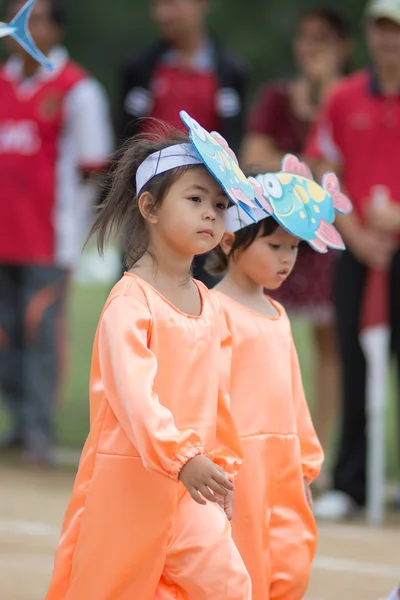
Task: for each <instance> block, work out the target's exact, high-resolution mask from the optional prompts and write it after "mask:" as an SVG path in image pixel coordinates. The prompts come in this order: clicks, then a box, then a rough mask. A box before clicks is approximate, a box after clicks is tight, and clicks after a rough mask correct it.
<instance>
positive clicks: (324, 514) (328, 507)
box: [313, 490, 360, 521]
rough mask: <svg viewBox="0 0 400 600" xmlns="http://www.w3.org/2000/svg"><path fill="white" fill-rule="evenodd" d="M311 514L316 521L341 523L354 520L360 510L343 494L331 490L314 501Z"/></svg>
mask: <svg viewBox="0 0 400 600" xmlns="http://www.w3.org/2000/svg"><path fill="white" fill-rule="evenodd" d="M313 513H314V516H315V517H316V518H317V519H326V520H329V521H341V520H343V519H354V518H356V517H357V516H358V515H359V513H360V508H359V507H358V506H357V504H356V503H355V502H354V500H353V499H352V498H350V496H348V495H347V494H345V493H344V492H338V491H337V490H331V491H330V492H326V493H325V494H323V495H322V496H321V497H320V498H318V499H317V500H315V502H314V507H313Z"/></svg>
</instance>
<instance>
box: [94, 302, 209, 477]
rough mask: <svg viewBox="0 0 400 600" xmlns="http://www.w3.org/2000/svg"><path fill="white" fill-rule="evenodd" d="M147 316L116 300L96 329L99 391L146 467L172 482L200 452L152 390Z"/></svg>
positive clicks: (194, 436)
mask: <svg viewBox="0 0 400 600" xmlns="http://www.w3.org/2000/svg"><path fill="white" fill-rule="evenodd" d="M150 337H151V315H150V313H149V310H148V308H147V307H146V306H145V304H144V303H142V302H140V300H138V299H137V298H134V297H117V298H114V299H113V300H112V302H111V303H110V304H109V306H108V307H107V309H106V310H105V312H104V314H103V318H102V322H101V326H100V331H99V363H100V371H101V374H102V379H103V383H104V392H105V394H106V396H107V399H108V402H109V404H110V406H111V408H112V410H113V411H114V413H115V415H116V417H117V419H118V421H119V423H120V424H121V426H122V428H123V430H124V432H125V434H126V436H127V437H128V439H129V440H130V441H131V443H132V444H133V445H134V446H135V448H136V449H137V450H138V451H139V454H140V457H141V459H142V461H143V464H144V466H145V467H146V469H148V470H150V471H155V472H158V473H161V474H162V475H167V476H168V477H171V478H173V479H176V478H177V477H178V475H179V471H180V470H181V468H182V467H183V465H184V464H185V463H186V462H187V461H188V460H189V459H190V458H192V457H193V456H195V455H196V454H200V453H202V452H203V444H202V441H201V439H200V436H199V435H198V433H196V432H195V431H194V430H192V429H184V430H179V429H178V428H177V427H176V426H175V423H174V418H173V416H172V413H171V411H170V410H169V409H168V408H166V407H165V406H163V405H162V404H160V402H159V399H158V396H157V394H156V393H155V392H154V390H153V383H154V378H155V375H156V372H157V359H156V357H155V356H154V354H153V353H152V351H151V350H150V349H149V347H148V339H150Z"/></svg>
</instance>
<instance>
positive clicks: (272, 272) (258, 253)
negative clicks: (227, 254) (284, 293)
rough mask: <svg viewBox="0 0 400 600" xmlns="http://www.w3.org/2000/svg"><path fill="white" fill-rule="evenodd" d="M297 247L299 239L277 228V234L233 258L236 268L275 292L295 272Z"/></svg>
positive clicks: (258, 241)
mask: <svg viewBox="0 0 400 600" xmlns="http://www.w3.org/2000/svg"><path fill="white" fill-rule="evenodd" d="M298 246H299V239H298V238H295V237H294V236H293V235H290V233H287V231H285V230H284V229H283V228H282V227H278V228H277V229H276V230H275V231H274V233H272V234H271V235H268V236H264V237H261V236H260V237H258V238H257V239H256V240H255V241H254V242H253V243H252V244H251V246H249V248H247V249H246V250H244V251H243V252H240V253H238V254H237V256H235V257H233V258H232V260H233V261H234V265H235V267H234V268H235V269H239V270H240V271H241V272H242V273H243V274H244V275H245V276H247V277H248V279H250V280H251V281H253V282H254V283H257V284H258V285H260V286H262V287H263V288H266V289H269V290H276V289H278V288H279V287H280V286H281V285H282V283H283V282H284V281H285V280H286V279H287V278H288V276H289V275H290V273H291V272H292V269H293V267H294V265H295V263H296V258H297V252H298Z"/></svg>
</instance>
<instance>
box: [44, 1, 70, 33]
mask: <svg viewBox="0 0 400 600" xmlns="http://www.w3.org/2000/svg"><path fill="white" fill-rule="evenodd" d="M48 1H49V2H50V12H51V18H52V19H53V21H54V23H55V24H56V25H58V26H59V27H65V26H66V24H67V2H66V0H48Z"/></svg>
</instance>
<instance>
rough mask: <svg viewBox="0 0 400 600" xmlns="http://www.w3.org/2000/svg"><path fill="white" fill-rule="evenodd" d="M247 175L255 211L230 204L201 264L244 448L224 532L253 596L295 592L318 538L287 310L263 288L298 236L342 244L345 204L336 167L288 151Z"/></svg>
mask: <svg viewBox="0 0 400 600" xmlns="http://www.w3.org/2000/svg"><path fill="white" fill-rule="evenodd" d="M250 181H251V183H252V185H253V186H254V189H255V195H256V201H257V203H258V204H259V207H260V208H258V209H257V210H256V216H257V218H258V219H259V220H258V222H257V223H253V222H252V221H251V220H250V219H249V217H248V215H246V213H245V212H244V211H242V210H241V209H240V207H236V206H233V207H232V208H229V209H228V215H227V223H226V233H225V235H224V237H223V239H222V241H221V243H220V245H219V246H218V247H217V249H216V250H214V251H213V253H212V254H211V256H210V259H209V265H208V268H209V270H210V271H211V273H213V274H214V273H215V274H221V273H225V278H224V279H223V280H222V281H221V283H220V284H218V286H217V287H216V288H215V291H214V292H213V293H214V294H215V295H216V296H217V298H218V300H219V302H220V304H221V306H222V308H223V310H224V313H225V317H226V320H227V324H228V328H229V330H230V332H231V335H232V367H231V369H232V370H231V373H232V375H231V386H230V396H231V411H232V415H233V417H234V420H235V423H236V425H237V427H238V430H239V435H240V438H241V444H242V450H243V466H242V468H241V470H240V473H239V475H238V477H237V479H236V482H235V516H234V518H233V521H232V528H233V529H232V531H233V538H234V541H235V543H236V545H237V547H238V549H239V552H240V553H241V555H242V557H243V559H244V562H245V564H246V567H247V569H248V570H249V573H250V575H251V578H252V585H253V595H252V598H253V600H265V599H266V598H268V599H269V600H278V599H279V600H283V599H284V600H300V599H301V598H303V597H304V594H305V591H306V588H307V585H308V580H309V574H310V566H311V562H312V559H313V556H314V553H315V549H316V537H317V536H316V526H315V522H314V518H313V515H312V511H311V493H310V487H309V486H310V483H311V482H312V481H313V480H314V479H315V478H316V477H317V475H318V473H319V471H320V468H321V464H322V461H323V452H322V448H321V446H320V444H319V441H318V439H317V436H316V433H315V431H314V427H313V425H312V421H311V417H310V413H309V410H308V407H307V402H306V399H305V396H304V390H303V385H302V380H301V373H300V368H299V363H298V359H297V353H296V349H295V346H294V343H293V339H292V334H291V330H290V323H289V320H288V317H287V315H286V313H285V311H284V309H283V307H282V306H281V305H280V304H278V303H277V302H274V301H273V300H272V299H271V298H269V297H266V296H265V295H264V292H263V290H264V288H267V289H271V290H272V289H277V288H279V287H280V286H281V285H282V283H284V281H285V280H286V279H287V278H288V277H289V275H290V273H291V271H292V269H293V268H294V265H295V262H296V257H297V249H298V245H299V242H300V240H307V241H308V243H309V244H310V245H311V246H312V247H313V248H314V249H316V250H319V251H320V252H326V251H327V247H328V246H330V247H333V248H343V247H344V246H343V242H342V240H341V238H340V236H339V234H338V233H337V231H336V230H335V229H334V227H333V225H332V223H333V220H334V210H335V209H337V210H340V211H341V212H348V211H349V210H350V208H351V205H350V203H349V201H348V199H347V198H346V197H345V196H343V195H342V194H340V190H339V186H338V181H337V179H336V177H335V175H333V174H332V173H331V174H327V175H326V177H325V179H324V183H323V186H324V187H323V188H322V187H320V186H319V185H317V184H316V183H315V182H314V181H313V180H312V177H311V174H310V172H309V170H308V168H307V167H306V166H305V165H304V164H303V163H299V161H298V160H297V159H296V158H295V157H293V156H287V157H286V158H285V160H284V162H283V167H282V172H280V173H277V174H275V175H273V174H268V175H264V176H260V177H259V178H257V180H255V179H252V178H250ZM261 207H262V208H261ZM266 212H267V215H266ZM268 215H270V216H268ZM255 481H256V482H257V486H256V487H254V482H255Z"/></svg>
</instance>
